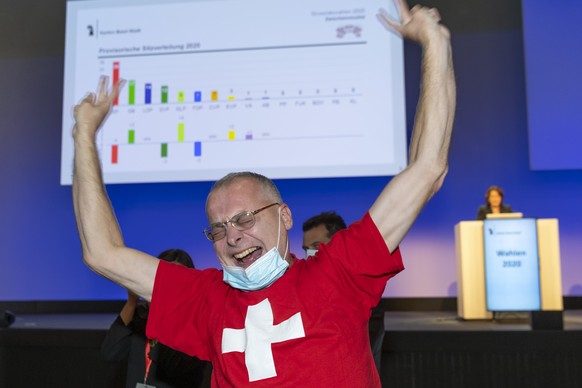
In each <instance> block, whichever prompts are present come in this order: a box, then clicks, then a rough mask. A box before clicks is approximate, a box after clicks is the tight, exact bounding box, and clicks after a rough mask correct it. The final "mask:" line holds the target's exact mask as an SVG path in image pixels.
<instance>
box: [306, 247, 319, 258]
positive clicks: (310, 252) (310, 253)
mask: <svg viewBox="0 0 582 388" xmlns="http://www.w3.org/2000/svg"><path fill="white" fill-rule="evenodd" d="M316 253H317V249H306V250H305V258H306V259H307V258H308V257H309V256H315V254H316Z"/></svg>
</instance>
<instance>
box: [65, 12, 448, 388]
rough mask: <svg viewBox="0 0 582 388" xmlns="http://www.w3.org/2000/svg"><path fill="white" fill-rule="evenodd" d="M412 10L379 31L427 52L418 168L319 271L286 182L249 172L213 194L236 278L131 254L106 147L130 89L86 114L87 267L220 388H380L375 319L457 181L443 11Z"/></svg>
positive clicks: (83, 204)
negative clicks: (424, 213)
mask: <svg viewBox="0 0 582 388" xmlns="http://www.w3.org/2000/svg"><path fill="white" fill-rule="evenodd" d="M398 6H399V9H400V15H401V20H400V21H393V20H390V18H389V17H388V15H387V13H386V12H384V11H382V10H381V11H380V13H379V14H378V19H379V21H380V22H381V23H382V24H383V25H384V26H385V27H386V28H387V29H390V30H392V31H396V32H397V33H399V34H401V35H402V36H403V37H404V38H407V39H410V40H412V41H415V42H417V43H418V44H420V45H421V47H422V49H423V59H422V85H421V87H422V89H421V96H420V100H419V103H418V107H417V113H416V119H415V124H414V131H413V135H412V139H411V144H410V157H409V160H410V163H409V165H408V167H407V168H406V169H405V170H404V171H402V172H401V173H400V174H398V175H397V176H395V177H394V178H392V180H390V182H389V183H388V184H387V185H386V187H385V188H384V190H383V191H382V192H381V194H380V195H379V197H378V198H377V199H376V201H375V202H374V203H373V204H372V206H371V207H370V209H369V211H368V212H367V213H366V214H365V215H364V216H363V218H362V219H361V220H360V221H358V222H355V223H354V224H352V225H351V226H350V227H348V228H347V229H344V230H342V231H340V232H338V233H337V234H336V235H335V236H334V239H333V241H332V242H331V243H330V244H328V245H326V246H325V247H322V249H320V250H319V251H318V252H317V254H316V255H315V256H314V257H312V258H311V259H310V260H298V259H297V258H296V257H295V256H294V255H293V254H292V253H290V252H289V239H288V231H289V229H291V227H292V226H293V218H292V215H291V210H290V209H289V207H288V206H287V205H286V204H285V203H284V202H283V200H282V198H281V196H280V194H279V192H278V190H277V188H276V187H275V185H274V184H273V182H272V181H270V180H269V179H267V178H265V177H263V176H261V175H258V174H254V173H248V172H245V173H234V174H229V175H227V176H226V177H224V178H223V179H221V180H220V181H218V182H217V183H216V184H215V186H214V187H213V188H212V190H211V191H210V193H209V195H208V199H207V203H206V213H207V214H206V215H207V217H208V221H209V227H208V228H206V229H205V234H206V236H207V237H208V238H209V240H211V242H212V244H213V245H214V250H215V252H216V255H217V257H218V260H219V262H220V264H221V266H222V268H223V269H222V270H217V269H206V270H195V269H189V268H185V267H183V266H178V265H173V264H171V263H166V262H162V261H160V260H157V259H156V258H154V257H151V256H149V255H147V254H145V253H143V252H140V251H137V250H134V249H131V248H129V247H126V246H125V245H124V242H123V238H122V235H121V232H120V229H119V226H118V224H117V221H116V218H115V214H114V212H113V209H112V207H111V204H110V202H109V199H108V197H107V193H106V191H105V188H104V185H103V180H102V174H101V169H100V164H99V159H98V154H97V147H96V144H95V135H96V133H97V131H98V128H99V127H100V125H101V123H102V122H103V120H104V119H105V117H106V116H107V114H108V112H109V110H110V108H111V105H112V102H113V101H114V99H115V97H116V96H117V95H118V93H119V90H120V88H121V87H122V83H119V84H117V85H114V86H113V87H112V89H111V91H108V89H107V80H106V79H102V80H101V81H100V85H99V89H98V92H97V94H96V95H93V94H91V95H88V96H87V97H86V98H85V99H84V100H83V101H81V103H80V104H79V105H77V106H76V107H75V109H74V116H75V120H76V124H75V126H74V128H73V137H74V143H75V158H74V175H73V201H74V207H75V215H76V218H77V224H78V229H79V235H80V238H81V245H82V250H83V259H84V261H85V263H86V264H87V265H88V266H89V267H90V268H91V269H92V270H94V271H95V272H97V273H99V274H101V275H103V276H105V277H107V278H109V279H111V280H112V281H114V282H116V283H118V284H120V285H122V286H123V287H125V288H127V289H129V290H131V291H132V292H134V293H135V294H137V295H140V296H141V297H143V298H144V299H146V300H148V301H151V310H150V315H149V319H148V328H147V334H148V336H149V337H150V338H152V339H156V340H159V341H160V342H162V343H164V344H167V345H169V346H171V347H174V348H176V349H177V350H180V351H182V352H185V353H188V354H190V355H195V356H197V357H199V358H201V359H205V360H210V361H212V363H213V366H214V369H213V377H212V381H213V385H214V386H220V387H247V386H248V387H254V386H261V387H269V386H277V387H281V386H302V387H305V386H308V387H309V386H321V387H340V386H345V387H379V386H380V380H379V377H378V373H377V371H376V368H375V367H374V362H373V359H372V355H371V353H370V346H369V343H368V335H367V324H368V319H369V318H370V311H371V309H372V308H373V307H374V306H375V305H376V304H377V303H378V301H379V299H380V298H381V295H382V292H383V290H384V287H385V284H386V281H387V280H388V279H389V278H390V277H392V276H394V275H395V274H397V273H398V272H399V271H401V270H402V269H403V264H402V260H401V256H400V251H399V249H398V246H399V244H400V242H401V240H402V239H403V237H404V235H405V234H406V233H407V231H408V230H409V229H410V227H411V226H412V223H413V222H414V220H415V219H416V217H417V216H418V214H419V213H420V211H421V210H422V208H423V207H424V205H425V204H426V203H427V201H428V200H429V199H430V198H431V197H432V196H433V195H434V194H435V193H436V192H437V190H438V189H439V188H440V187H441V185H442V182H443V180H444V177H445V175H446V173H447V168H448V161H447V159H448V151H449V145H450V139H451V132H452V127H453V118H454V110H455V94H456V92H455V81H454V74H453V66H452V57H451V47H450V36H449V31H448V30H447V29H446V28H445V27H444V26H442V25H441V24H439V22H440V16H439V14H438V12H437V11H436V10H435V9H428V8H424V7H420V6H415V7H414V8H412V9H410V10H409V9H408V6H407V5H406V3H405V2H404V1H398ZM177 295H178V296H177Z"/></svg>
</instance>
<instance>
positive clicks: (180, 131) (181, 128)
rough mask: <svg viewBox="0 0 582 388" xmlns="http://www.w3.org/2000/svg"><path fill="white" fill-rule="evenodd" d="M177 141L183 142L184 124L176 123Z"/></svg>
mask: <svg viewBox="0 0 582 388" xmlns="http://www.w3.org/2000/svg"><path fill="white" fill-rule="evenodd" d="M178 141H179V142H183V141H184V123H178Z"/></svg>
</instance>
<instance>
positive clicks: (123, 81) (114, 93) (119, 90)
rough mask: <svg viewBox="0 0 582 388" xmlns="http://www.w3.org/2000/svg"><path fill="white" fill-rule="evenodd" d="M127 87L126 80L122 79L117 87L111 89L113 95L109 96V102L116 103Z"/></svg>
mask: <svg viewBox="0 0 582 388" xmlns="http://www.w3.org/2000/svg"><path fill="white" fill-rule="evenodd" d="M124 85H125V80H124V79H120V80H119V81H118V82H117V83H116V84H115V85H113V89H111V94H110V95H109V100H110V101H114V100H115V99H116V98H117V97H118V96H119V92H121V89H123V86H124Z"/></svg>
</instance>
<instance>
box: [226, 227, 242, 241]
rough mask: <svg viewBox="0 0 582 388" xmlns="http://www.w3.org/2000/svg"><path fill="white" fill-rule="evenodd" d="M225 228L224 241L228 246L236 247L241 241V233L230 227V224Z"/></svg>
mask: <svg viewBox="0 0 582 388" xmlns="http://www.w3.org/2000/svg"><path fill="white" fill-rule="evenodd" d="M225 228H226V241H227V242H228V245H233V246H234V245H236V244H237V243H238V242H239V241H240V240H241V239H242V232H241V231H240V230H238V229H237V228H235V227H234V226H232V224H231V223H230V222H227V223H226V225H225Z"/></svg>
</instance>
